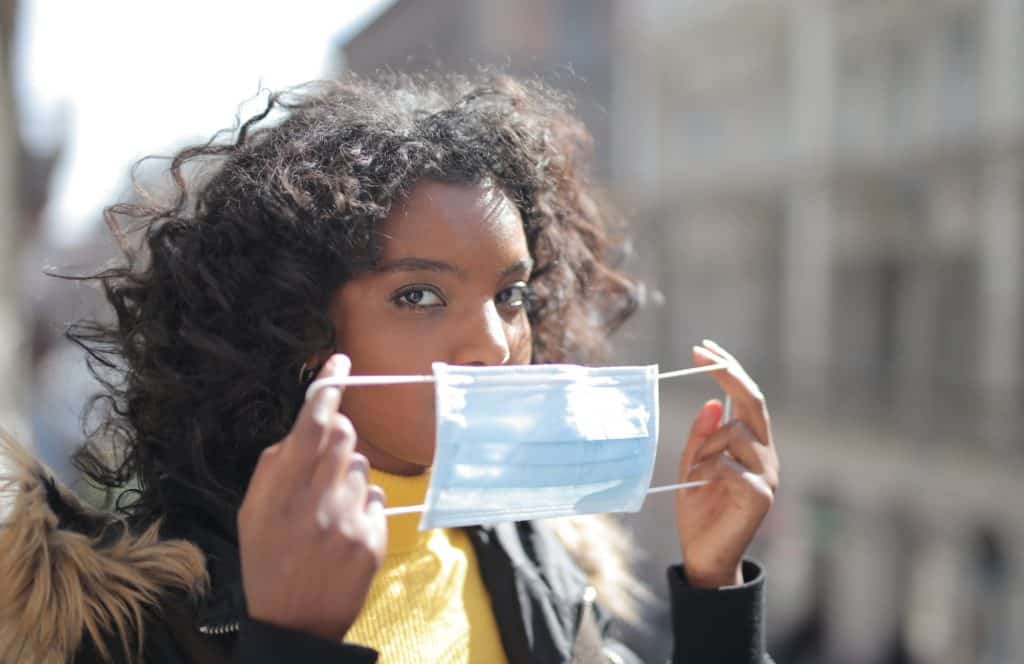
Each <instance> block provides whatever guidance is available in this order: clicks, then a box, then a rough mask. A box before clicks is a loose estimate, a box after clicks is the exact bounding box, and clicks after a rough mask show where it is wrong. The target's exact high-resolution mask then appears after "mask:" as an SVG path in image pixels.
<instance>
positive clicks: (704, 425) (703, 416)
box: [679, 399, 724, 475]
mask: <svg viewBox="0 0 1024 664" xmlns="http://www.w3.org/2000/svg"><path fill="white" fill-rule="evenodd" d="M723 410H724V406H723V405H722V402H721V401H719V400H718V399H711V400H710V401H707V402H705V403H704V405H703V406H701V409H700V411H699V412H698V413H697V417H696V418H694V420H693V425H692V426H691V427H690V436H689V438H688V439H687V440H686V447H685V448H684V449H683V456H682V458H681V459H680V460H679V471H680V473H682V474H683V475H685V472H686V470H687V469H689V467H690V466H691V465H693V460H694V459H696V458H697V455H698V453H699V452H700V448H701V446H702V445H703V444H704V441H705V440H707V439H708V437H710V436H711V434H713V433H715V432H716V431H718V427H719V423H720V422H721V420H722V412H723Z"/></svg>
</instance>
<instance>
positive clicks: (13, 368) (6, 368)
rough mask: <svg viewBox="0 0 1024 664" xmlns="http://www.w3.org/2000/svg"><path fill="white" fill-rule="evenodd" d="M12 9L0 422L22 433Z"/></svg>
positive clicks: (2, 69)
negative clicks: (12, 74)
mask: <svg viewBox="0 0 1024 664" xmlns="http://www.w3.org/2000/svg"><path fill="white" fill-rule="evenodd" d="M16 10H17V3H16V2H14V1H13V0H0V380H2V386H0V427H3V428H5V429H7V430H8V431H11V432H12V433H16V434H19V435H23V434H24V433H25V400H24V392H26V391H27V388H28V381H27V376H26V367H27V365H28V358H27V357H26V355H27V354H26V352H25V350H26V347H25V341H26V340H25V336H24V334H23V328H22V325H21V324H20V313H21V311H20V307H21V299H20V286H19V284H20V279H19V277H20V274H19V270H18V267H19V265H20V255H21V254H20V250H21V249H22V248H23V247H24V246H25V236H26V233H25V224H24V223H23V217H22V209H23V205H22V198H21V196H20V195H19V188H18V185H19V179H20V175H21V171H22V168H21V166H22V164H23V160H22V159H21V158H20V157H21V150H20V149H19V148H20V141H19V139H18V126H17V116H16V113H15V110H16V109H15V106H14V94H13V92H14V83H13V77H12V76H11V50H12V48H11V46H12V42H13V39H14V30H13V24H14V16H15V12H16Z"/></svg>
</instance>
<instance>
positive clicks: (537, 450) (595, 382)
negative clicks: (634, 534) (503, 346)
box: [420, 363, 658, 529]
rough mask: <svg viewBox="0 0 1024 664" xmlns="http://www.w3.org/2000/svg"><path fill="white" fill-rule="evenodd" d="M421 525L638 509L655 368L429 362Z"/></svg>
mask: <svg viewBox="0 0 1024 664" xmlns="http://www.w3.org/2000/svg"><path fill="white" fill-rule="evenodd" d="M433 368H434V377H435V379H436V382H435V386H434V389H435V400H436V412H437V437H436V442H437V447H436V451H435V456H434V466H433V471H432V473H431V480H430V487H429V488H428V490H427V498H426V511H425V512H424V515H423V521H422V522H421V524H420V528H421V529H422V528H438V527H450V526H462V525H467V524H485V523H494V522H497V521H521V520H526V519H537V518H546V517H556V516H569V515H573V514H589V513H593V512H621V511H633V512H635V511H637V510H639V509H640V506H641V505H642V504H643V501H644V496H645V495H646V492H647V487H648V486H649V485H650V481H651V474H652V473H653V472H654V458H655V454H656V452H657V449H658V367H657V366H656V365H651V366H644V367H602V368H587V367H581V366H572V365H557V364H555V365H552V364H548V365H543V364H541V365H524V366H500V367H466V366H451V365H447V364H443V363H437V364H435V365H434V367H433Z"/></svg>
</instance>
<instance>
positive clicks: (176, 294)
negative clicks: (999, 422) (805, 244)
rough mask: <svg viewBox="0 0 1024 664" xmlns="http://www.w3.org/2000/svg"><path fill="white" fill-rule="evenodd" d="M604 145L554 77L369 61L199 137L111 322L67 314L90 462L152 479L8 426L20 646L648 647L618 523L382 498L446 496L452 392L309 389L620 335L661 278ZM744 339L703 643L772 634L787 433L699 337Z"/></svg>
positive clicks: (265, 651)
mask: <svg viewBox="0 0 1024 664" xmlns="http://www.w3.org/2000/svg"><path fill="white" fill-rule="evenodd" d="M272 111H284V113H285V115H284V119H283V120H282V121H281V122H280V123H278V124H272V123H269V122H267V121H266V118H267V116H268V115H269V114H270V113H271V112H272ZM588 144H589V137H588V135H587V133H586V131H585V130H584V129H583V127H582V125H581V124H580V122H579V121H578V120H576V119H575V118H574V117H573V116H572V115H571V114H570V113H569V111H568V110H567V105H566V103H565V100H563V99H561V98H560V97H559V96H558V95H556V94H555V93H553V92H551V91H550V90H547V89H545V88H544V87H543V86H540V85H539V84H531V83H521V82H516V81H513V80H511V79H508V78H505V77H501V76H492V77H487V78H482V79H479V80H464V79H461V78H456V77H449V78H446V79H444V80H441V81H420V80H413V79H409V78H404V77H394V78H391V79H388V80H379V81H362V80H357V79H347V80H345V81H343V82H331V83H318V84H312V85H309V86H305V87H303V88H300V89H297V90H294V91H291V92H289V93H286V94H284V95H276V96H272V98H271V100H270V103H269V105H268V107H267V108H266V110H265V111H264V112H263V113H261V114H260V115H258V116H257V117H254V118H252V119H250V120H249V121H248V122H246V123H245V124H243V125H242V126H241V128H240V129H239V130H238V131H237V133H236V136H235V140H234V141H233V142H232V143H228V144H224V143H216V142H211V143H209V144H207V145H204V146H199V147H195V148H191V149H187V150H185V151H183V152H181V153H180V154H178V155H177V156H176V157H175V158H174V160H173V161H172V163H171V169H170V172H171V175H172V176H173V182H174V185H175V187H176V196H175V197H174V200H173V202H172V203H170V204H169V205H166V206H162V205H159V204H123V205H118V206H114V207H113V208H112V209H111V211H110V213H109V216H108V218H109V220H110V221H111V225H112V227H113V228H115V229H116V230H117V232H119V233H120V234H121V235H122V238H123V239H125V240H126V243H127V237H128V235H127V234H129V233H131V232H132V231H133V230H134V226H133V225H132V223H134V224H137V227H138V228H139V229H140V230H141V233H142V239H143V241H144V244H143V246H142V248H141V251H130V250H126V256H127V261H126V263H125V264H124V265H122V266H120V267H117V268H114V269H111V270H108V271H106V272H104V273H102V274H100V275H97V276H96V277H95V278H96V279H98V280H99V281H100V283H102V284H103V286H104V289H105V293H106V296H107V298H108V300H109V301H110V303H111V305H112V306H113V309H114V312H115V314H116V319H115V321H114V322H113V324H111V325H109V326H107V325H104V324H101V323H95V322H93V323H81V324H79V325H77V326H75V327H73V328H72V329H71V331H70V333H69V336H70V337H71V339H73V340H74V341H76V342H78V343H79V344H80V345H81V346H82V347H83V348H85V349H86V350H87V351H88V352H89V354H90V356H91V359H92V362H93V365H94V368H95V370H96V373H97V376H98V378H100V380H101V381H103V384H104V386H105V390H106V392H105V395H104V396H103V397H102V400H101V403H105V404H107V406H108V409H107V410H106V415H107V417H106V420H105V426H104V427H103V428H102V430H100V431H97V432H96V433H95V435H94V436H93V437H92V442H90V443H89V444H88V445H86V446H84V447H83V448H82V450H81V451H80V452H79V453H78V455H77V457H76V461H77V463H78V465H79V467H80V468H81V469H82V470H83V471H84V472H85V474H86V475H87V476H88V477H90V478H91V479H92V480H93V481H94V482H97V483H99V484H101V485H103V486H106V487H109V488H110V489H112V490H115V491H116V490H123V489H124V487H126V486H128V485H131V486H135V487H137V488H136V489H134V490H130V491H127V492H125V493H124V494H122V498H124V497H125V496H128V497H129V498H128V499H125V500H121V501H120V509H119V513H118V514H116V515H113V514H99V513H93V512H90V511H88V510H86V509H85V508H83V507H82V506H81V505H78V504H77V503H76V502H75V501H74V500H73V499H72V498H71V497H70V496H69V495H68V494H67V493H66V492H63V491H62V490H60V489H59V488H58V487H56V486H55V485H54V484H53V483H52V482H50V481H49V480H48V479H46V476H45V473H44V471H42V470H41V469H40V468H39V467H38V466H35V465H34V463H33V462H32V461H31V460H30V459H29V458H27V457H26V456H25V455H24V454H23V453H22V452H19V451H18V449H17V448H16V447H15V446H13V444H9V445H8V447H9V452H10V455H11V456H12V457H13V458H15V459H17V462H16V467H17V468H18V469H20V470H19V472H18V473H17V475H16V484H17V485H18V487H19V488H20V489H21V492H20V494H19V498H18V501H17V503H16V505H15V509H14V512H13V515H12V517H11V518H10V520H9V521H8V523H7V525H6V527H5V528H4V530H3V532H2V534H0V537H2V538H3V539H2V541H0V556H2V560H0V565H2V569H3V570H4V573H5V574H6V575H7V578H13V579H14V583H13V584H11V586H10V587H9V588H8V589H6V590H0V607H3V608H2V609H0V610H2V611H5V613H4V614H3V615H2V616H0V630H2V631H0V642H2V643H3V644H4V645H3V646H0V648H3V647H5V648H6V650H3V651H0V655H2V656H3V661H8V659H12V661H28V660H32V661H54V662H59V661H67V660H72V659H73V660H74V661H76V662H83V661H95V660H101V661H109V660H115V661H146V662H207V661H209V662H217V661H228V660H230V659H231V658H234V659H235V660H237V661H245V662H263V661H266V662H270V661H281V660H288V661H291V660H295V661H308V662H320V661H323V662H349V661H351V662H363V661H366V662H370V661H375V659H376V658H377V657H378V654H380V655H381V656H382V657H381V658H382V661H462V662H470V661H473V662H485V661H486V662H500V661H511V662H525V661H531V662H534V661H537V662H549V661H550V662H568V661H573V662H584V661H587V662H589V661H637V659H636V656H635V655H634V654H633V653H631V652H630V651H629V650H628V649H627V648H625V647H624V646H623V645H622V644H620V643H617V642H615V641H614V640H613V639H611V638H609V637H608V627H609V625H610V622H611V618H612V616H619V617H625V618H626V619H628V618H629V617H630V616H631V615H632V616H635V615H636V612H635V608H633V607H632V603H633V600H634V599H635V597H636V596H637V594H638V593H639V592H640V589H639V588H638V587H637V586H636V583H635V581H633V580H632V577H631V576H630V575H629V574H628V572H627V571H626V570H627V569H628V567H627V564H628V561H627V560H626V557H628V553H629V551H628V548H629V544H628V543H627V542H625V540H624V538H623V537H622V536H621V533H618V532H617V531H616V530H615V529H614V527H613V526H612V525H611V522H610V521H608V520H605V519H603V518H600V517H591V518H589V519H580V520H577V521H565V520H563V521H556V522H553V523H532V522H521V523H506V524H501V525H498V526H491V527H480V526H477V527H470V528H465V529H454V528H451V529H435V530H433V531H428V532H426V533H422V534H421V533H418V532H416V531H415V521H414V520H413V519H412V518H410V517H393V518H391V519H390V520H387V519H386V518H385V516H384V513H383V505H384V503H385V501H387V502H388V504H389V505H400V504H411V503H416V502H422V498H423V494H424V492H425V489H426V484H427V481H428V478H429V474H428V470H429V467H430V465H431V463H432V459H433V444H434V438H433V435H434V411H433V391H432V387H431V386H429V385H392V386H386V387H368V388H350V389H347V390H346V391H345V393H344V395H342V394H341V391H340V390H339V389H337V388H326V389H323V390H320V391H318V392H317V393H316V394H315V395H314V396H313V398H312V399H310V400H309V401H308V402H304V400H303V393H304V391H305V389H306V387H307V386H308V384H309V383H310V381H311V380H312V379H313V378H314V377H315V375H316V376H320V377H326V376H341V375H344V374H346V373H348V372H350V371H351V372H353V373H356V374H421V373H429V368H430V365H431V363H432V362H434V361H444V362H448V363H450V364H467V365H508V364H529V363H550V362H593V361H595V360H596V359H597V358H598V357H600V353H601V351H602V350H603V349H604V346H605V339H606V338H607V335H608V334H609V333H610V332H612V331H613V330H614V329H616V328H617V327H619V326H620V325H621V324H622V323H623V322H624V321H625V320H626V319H627V318H628V317H629V316H630V315H631V314H632V312H633V310H634V309H635V307H636V300H635V295H634V286H633V284H632V282H631V281H630V280H629V279H628V278H627V277H626V276H625V275H623V274H622V273H620V272H619V271H618V270H617V268H616V267H615V262H616V250H615V245H614V242H613V239H614V238H613V235H612V233H613V231H614V229H615V227H616V218H615V217H614V215H613V213H612V212H611V208H610V207H609V206H608V205H607V204H605V203H604V202H603V201H601V200H600V199H599V198H598V196H597V194H596V192H595V191H594V190H592V188H591V187H590V185H589V184H588V182H587V180H586V174H585V168H586V160H587V148H588ZM123 221H128V222H129V224H128V225H127V227H125V226H124V225H122V224H120V223H119V222H123ZM722 360H727V361H728V362H729V363H730V365H731V367H732V368H731V369H729V370H721V371H716V372H715V373H714V375H715V377H716V379H717V380H718V381H719V383H720V384H721V386H722V387H723V389H724V390H725V391H726V392H727V393H728V394H729V395H730V396H731V397H732V398H733V400H734V402H735V409H734V418H733V419H731V420H730V421H729V422H727V423H725V424H724V425H723V426H719V422H720V419H721V417H722V411H723V408H722V404H721V403H719V402H717V401H710V402H708V403H707V404H705V405H704V407H703V408H702V409H701V411H700V412H699V413H698V415H697V416H696V418H695V420H694V424H693V427H692V430H691V432H690V437H689V441H688V443H687V445H686V448H685V451H684V454H683V456H682V459H681V460H680V477H681V479H689V480H692V479H707V480H710V483H709V484H708V485H707V486H704V487H701V488H699V489H694V490H690V491H685V492H679V495H678V497H677V503H678V508H679V509H678V518H677V523H676V527H677V531H678V534H679V541H680V546H681V553H682V555H683V558H684V560H685V563H686V564H685V568H684V567H683V566H676V567H674V568H672V569H670V570H669V573H668V574H669V584H670V596H671V598H672V602H673V632H674V634H673V636H674V639H675V648H674V659H675V661H678V662H702V661H708V662H710V661H715V662H722V661H737V662H762V661H766V659H767V656H766V655H765V653H764V645H763V640H764V639H763V633H762V631H761V630H762V627H761V625H762V621H761V611H762V607H761V595H762V592H763V591H762V588H763V573H762V571H761V570H760V568H759V567H758V566H757V565H756V564H755V563H752V562H750V561H744V560H743V553H744V551H745V550H746V548H747V546H748V545H749V543H750V541H751V539H752V538H753V536H754V534H755V532H756V530H757V528H758V526H759V525H760V523H761V522H762V520H763V519H764V517H765V515H766V514H767V512H768V510H769V509H770V507H771V504H772V500H773V496H774V491H775V489H776V487H777V482H778V479H777V478H778V460H777V456H776V453H775V448H774V445H773V443H772V440H771V432H770V429H769V426H768V416H767V410H766V408H765V405H764V399H763V397H762V396H761V394H760V392H759V391H758V390H757V387H756V385H755V384H754V383H753V381H751V380H750V378H749V377H748V376H747V375H746V374H745V373H744V372H743V371H742V369H740V368H739V365H738V364H736V363H735V360H733V358H731V357H730V356H728V354H727V353H725V351H724V350H722V349H721V348H718V347H717V346H715V345H714V344H705V346H703V347H700V348H695V350H694V361H695V362H697V363H698V364H711V363H714V362H718V361H722ZM310 367H317V368H318V370H316V372H315V375H314V371H312V370H310ZM385 494H387V496H388V497H387V498H386V497H385ZM616 542H617V543H618V545H617V546H616Z"/></svg>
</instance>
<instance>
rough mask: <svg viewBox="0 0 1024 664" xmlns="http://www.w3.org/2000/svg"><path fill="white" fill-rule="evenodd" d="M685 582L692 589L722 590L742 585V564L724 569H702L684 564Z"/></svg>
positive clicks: (695, 565)
mask: <svg viewBox="0 0 1024 664" xmlns="http://www.w3.org/2000/svg"><path fill="white" fill-rule="evenodd" d="M683 569H684V571H685V573H686V582H687V583H688V584H689V585H690V586H691V587H693V588H708V589H710V588H724V587H727V586H739V585H743V563H742V561H741V562H739V563H736V565H735V566H730V567H725V568H715V567H704V566H701V565H700V564H690V563H689V562H687V563H684V565H683Z"/></svg>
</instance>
